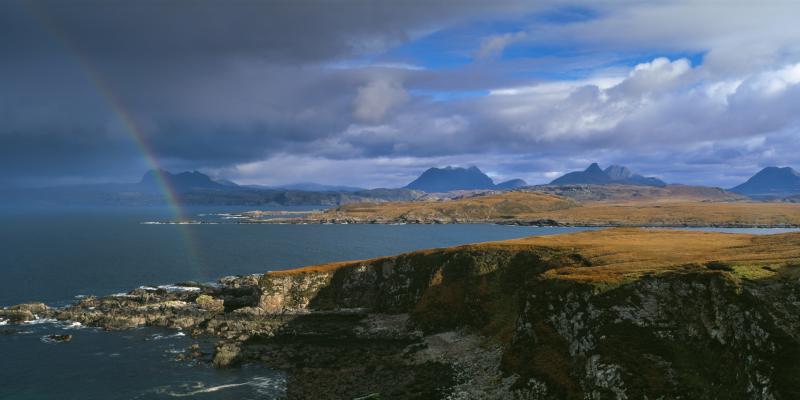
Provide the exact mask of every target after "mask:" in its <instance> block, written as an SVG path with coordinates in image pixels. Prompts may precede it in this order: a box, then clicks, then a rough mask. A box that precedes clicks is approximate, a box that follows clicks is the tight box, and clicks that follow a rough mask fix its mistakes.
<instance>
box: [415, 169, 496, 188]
mask: <svg viewBox="0 0 800 400" xmlns="http://www.w3.org/2000/svg"><path fill="white" fill-rule="evenodd" d="M406 188H407V189H414V190H422V191H424V192H430V193H435V192H450V191H453V190H479V189H492V188H494V182H493V181H492V178H489V176H487V175H486V174H484V173H483V171H481V170H480V169H479V168H478V167H476V166H471V167H469V168H462V167H453V166H447V167H444V168H436V167H433V168H428V170H426V171H425V172H423V173H422V175H420V176H419V178H417V179H415V180H414V181H413V182H411V183H409V184H408V185H406Z"/></svg>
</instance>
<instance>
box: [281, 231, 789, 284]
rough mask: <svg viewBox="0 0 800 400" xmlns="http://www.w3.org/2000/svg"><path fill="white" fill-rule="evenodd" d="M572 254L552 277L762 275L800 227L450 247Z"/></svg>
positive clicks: (596, 234) (595, 234) (775, 268)
mask: <svg viewBox="0 0 800 400" xmlns="http://www.w3.org/2000/svg"><path fill="white" fill-rule="evenodd" d="M463 250H485V251H492V250H493V251H497V250H500V251H508V252H511V253H517V252H533V253H539V252H542V251H555V252H557V253H561V254H574V255H575V256H576V257H580V258H581V259H582V260H584V262H583V263H565V265H564V266H561V267H556V268H553V269H550V270H548V271H547V272H545V273H544V274H543V276H544V277H546V278H549V279H564V280H570V281H582V282H591V283H604V284H615V283H620V282H623V281H627V280H631V279H636V278H638V277H641V276H643V275H647V274H658V273H664V272H681V271H686V272H697V271H717V272H718V270H715V269H713V268H709V267H707V266H706V264H709V263H712V262H717V263H725V264H726V265H729V266H730V269H731V271H729V272H732V275H733V276H734V277H743V278H747V277H763V276H772V275H776V274H780V273H785V272H786V271H783V270H784V267H788V268H790V269H800V268H795V267H793V266H795V265H798V264H800V233H787V234H779V235H745V234H729V233H716V232H698V231H682V230H662V229H642V228H613V229H605V230H599V231H586V232H579V233H573V234H566V235H553V236H533V237H527V238H522V239H514V240H507V241H501V242H490V243H480V244H473V245H466V246H459V247H454V248H450V249H446V250H423V251H420V252H417V253H414V254H429V253H432V252H441V251H447V252H457V251H463ZM386 259H388V258H382V259H373V260H365V261H350V262H338V263H331V264H322V265H315V266H309V267H304V268H299V269H293V270H287V271H274V272H270V273H269V275H272V276H275V275H292V274H297V273H304V272H312V271H315V272H320V271H333V270H336V269H339V268H343V267H350V266H354V265H371V264H375V263H377V262H379V261H382V260H386Z"/></svg>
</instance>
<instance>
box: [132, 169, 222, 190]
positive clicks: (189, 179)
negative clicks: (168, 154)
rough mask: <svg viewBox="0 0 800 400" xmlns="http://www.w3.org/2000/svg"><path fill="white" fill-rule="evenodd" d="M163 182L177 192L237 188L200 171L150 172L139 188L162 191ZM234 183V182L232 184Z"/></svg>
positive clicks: (143, 178)
mask: <svg viewBox="0 0 800 400" xmlns="http://www.w3.org/2000/svg"><path fill="white" fill-rule="evenodd" d="M161 180H163V181H165V182H166V183H167V184H168V185H169V186H170V187H171V188H172V189H173V190H175V191H176V192H185V191H189V190H195V189H220V190H226V189H231V188H232V187H234V188H235V187H237V186H230V185H229V184H224V183H220V182H216V181H214V180H213V179H211V177H209V176H208V175H206V174H204V173H202V172H198V171H192V172H189V171H186V172H181V173H178V174H172V173H170V172H169V171H164V170H160V171H156V170H150V171H147V172H146V173H145V174H144V176H143V177H142V180H141V181H140V182H139V186H141V187H142V189H145V190H155V191H158V190H161V186H162V183H161V182H160V181H161ZM231 183H232V182H231Z"/></svg>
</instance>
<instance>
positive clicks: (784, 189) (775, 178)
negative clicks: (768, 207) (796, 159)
mask: <svg viewBox="0 0 800 400" xmlns="http://www.w3.org/2000/svg"><path fill="white" fill-rule="evenodd" d="M730 191H731V192H734V193H738V194H743V195H745V196H749V197H754V198H780V197H789V196H794V195H800V172H797V171H795V170H794V169H792V168H790V167H783V168H779V167H767V168H764V169H762V170H761V171H759V172H758V173H757V174H755V175H753V176H752V177H751V178H750V179H748V180H747V182H745V183H742V184H741V185H739V186H736V187H734V188H731V189H730Z"/></svg>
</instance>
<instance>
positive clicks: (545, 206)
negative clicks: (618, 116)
mask: <svg viewBox="0 0 800 400" xmlns="http://www.w3.org/2000/svg"><path fill="white" fill-rule="evenodd" d="M576 206H578V204H577V203H576V202H574V201H572V200H569V199H566V198H563V197H559V196H555V195H550V194H543V193H522V192H508V193H501V194H491V195H486V196H475V197H467V198H463V199H459V200H454V201H408V202H390V203H377V204H376V203H358V204H348V205H344V206H341V207H339V208H337V209H336V210H335V212H336V213H341V214H342V215H347V216H354V217H363V218H372V217H380V218H383V219H387V220H393V219H397V218H401V217H406V218H460V219H469V220H481V219H502V218H507V217H511V216H519V215H530V214H535V213H539V212H543V211H555V210H562V209H567V208H572V207H576Z"/></svg>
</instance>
